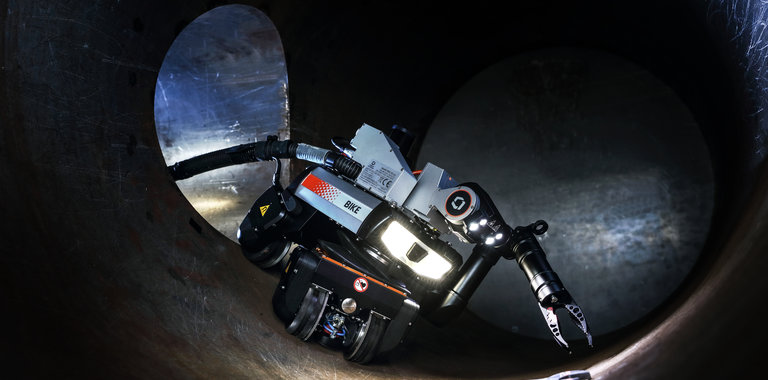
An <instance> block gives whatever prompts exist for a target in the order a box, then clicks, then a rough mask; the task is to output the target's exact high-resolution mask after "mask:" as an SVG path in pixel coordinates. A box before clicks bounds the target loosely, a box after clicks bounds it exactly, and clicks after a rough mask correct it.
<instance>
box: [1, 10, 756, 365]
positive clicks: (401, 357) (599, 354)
mask: <svg viewBox="0 0 768 380" xmlns="http://www.w3.org/2000/svg"><path fill="white" fill-rule="evenodd" d="M220 3H222V4H223V2H217V1H212V2H211V1H181V0H166V1H159V2H150V1H140V0H122V1H110V2H107V1H97V2H86V1H81V2H77V4H74V5H73V4H72V3H71V2H64V1H36V0H33V1H23V2H22V1H14V0H4V1H0V25H2V27H3V39H2V49H1V50H0V85H1V86H0V88H1V91H2V93H1V94H0V107H1V108H0V120H1V123H2V124H1V125H2V134H0V156H1V157H2V161H0V178H2V183H3V184H2V186H0V199H2V202H0V210H1V211H2V212H1V213H0V215H3V216H4V218H5V225H4V228H3V229H2V232H1V234H2V235H1V236H2V247H3V250H2V252H3V254H2V259H1V260H2V264H1V265H0V271H1V272H0V288H2V293H3V297H2V307H3V310H4V311H5V313H3V318H4V321H3V322H4V324H3V325H4V327H5V330H4V333H3V337H4V338H3V339H2V342H3V344H2V345H0V348H1V349H2V357H3V358H4V359H5V361H6V363H7V364H6V366H5V369H6V371H11V372H20V373H22V374H24V375H26V376H29V377H38V376H40V377H42V376H46V377H50V376H57V377H61V376H70V377H74V376H77V377H82V376H84V375H85V376H94V377H102V378H103V377H108V378H111V377H141V378H155V377H176V378H195V377H200V378H222V377H223V378H232V377H237V378H239V377H254V378H263V377H269V378H274V377H282V378H295V377H318V376H319V377H332V376H336V375H340V376H347V377H352V376H367V377H373V378H377V377H382V378H383V377H390V376H400V377H407V376H419V377H425V378H428V377H443V376H474V377H509V378H518V377H519V378H530V377H543V376H548V375H550V374H552V373H555V372H560V371H564V370H568V369H576V368H590V369H591V370H592V372H593V374H594V375H596V376H598V377H602V378H616V379H620V378H622V379H623V378H628V377H632V378H648V379H655V378H679V377H689V378H693V377H697V376H704V377H718V376H723V377H725V376H728V377H739V374H742V375H743V374H746V373H747V371H750V370H751V369H754V368H755V367H756V364H753V363H758V362H759V361H758V358H759V356H758V353H757V349H758V348H759V346H760V343H761V342H762V340H763V339H765V335H766V334H765V332H764V331H765V330H764V329H763V328H761V326H760V315H761V312H762V311H765V309H766V307H765V306H764V304H763V303H761V302H760V300H761V299H762V295H763V293H764V292H765V291H766V290H768V284H767V283H765V282H764V281H762V280H761V279H762V278H763V277H764V276H763V273H762V270H763V269H762V268H765V267H766V265H765V264H767V263H766V261H768V258H766V256H765V255H764V254H763V252H765V250H766V248H768V247H767V246H768V233H766V232H767V231H766V225H765V222H764V221H765V220H766V218H768V205H766V202H765V201H766V195H768V193H767V191H768V188H767V187H766V185H768V183H766V180H768V172H766V170H765V168H764V167H763V165H762V164H763V161H764V154H765V151H766V150H765V148H766V147H765V120H764V116H763V115H764V114H763V111H762V109H763V106H764V105H765V102H766V99H768V96H766V94H765V92H764V88H765V87H766V86H765V80H764V72H765V65H766V61H765V55H764V52H763V48H764V47H765V43H764V42H763V41H762V40H761V36H762V35H763V29H764V28H765V26H764V25H761V24H760V23H759V22H758V21H759V20H763V19H764V17H763V16H765V13H764V12H765V9H766V7H765V6H763V5H761V4H753V3H752V2H746V3H743V2H735V1H734V2H730V1H710V2H707V3H700V2H690V3H688V2H682V1H681V2H675V3H674V4H669V2H664V1H651V2H642V3H638V4H632V5H631V6H627V5H623V6H620V5H616V4H614V3H615V2H610V1H598V2H593V3H591V4H590V5H584V4H572V3H570V2H556V4H555V3H552V2H549V3H547V5H541V6H538V5H530V4H528V2H520V4H517V5H515V4H513V5H509V6H508V8H507V9H497V8H496V7H495V6H493V5H492V4H490V2H489V3H487V4H486V3H485V2H473V3H472V4H471V5H468V6H467V8H436V7H433V6H431V5H429V4H426V3H421V2H419V3H411V4H408V5H402V6H400V5H391V4H389V3H388V2H375V3H374V2H371V3H363V2H356V3H355V4H353V5H347V6H340V5H330V4H304V3H302V2H299V1H243V2H242V3H246V4H250V5H254V6H257V7H258V8H260V9H262V10H264V11H265V12H266V13H267V14H268V15H269V16H270V17H271V18H272V19H273V21H274V22H275V25H276V26H277V28H278V30H279V31H280V32H281V35H282V36H283V42H284V46H285V49H286V55H287V61H288V67H289V78H290V103H291V104H290V105H291V128H292V131H291V132H292V136H293V137H294V138H296V139H300V140H304V141H307V142H309V143H314V144H319V145H327V138H328V137H330V136H332V135H337V134H338V135H347V134H350V133H351V132H352V131H353V130H354V129H355V128H356V127H357V126H359V124H360V123H361V122H367V123H370V124H372V125H389V124H392V123H395V122H397V123H401V124H403V125H406V126H408V127H410V128H412V129H414V130H416V131H421V132H423V131H424V129H425V128H426V126H427V125H429V124H430V122H431V120H432V118H433V117H434V115H435V114H436V113H437V111H438V110H439V109H440V107H441V106H442V104H443V103H444V102H445V101H446V100H447V99H448V98H449V97H450V96H451V94H452V93H453V92H454V91H456V90H457V89H458V88H459V87H460V86H461V85H462V84H463V83H464V82H465V81H466V80H468V79H469V78H470V77H471V76H472V75H473V74H475V73H477V72H478V71H480V70H482V69H483V68H485V67H487V66H489V65H491V64H493V63H494V62H496V61H498V60H500V59H503V58H505V57H508V56H511V55H513V54H515V53H517V52H523V51H527V50H530V49H534V48H540V47H548V46H563V45H564V46H579V47H589V48H595V49H604V50H606V51H609V52H612V53H614V54H618V55H621V56H623V57H625V58H627V59H630V60H632V61H634V62H636V63H638V64H640V65H642V66H643V67H645V68H646V69H648V70H650V71H651V72H653V73H654V74H656V75H657V76H658V77H659V78H661V79H662V80H664V81H665V82H666V83H667V84H669V85H670V86H671V87H672V88H673V89H675V91H676V92H677V93H678V95H679V96H680V97H681V98H682V99H683V101H685V102H686V104H687V105H688V107H689V108H690V109H691V110H692V112H693V113H694V115H695V116H696V118H697V122H698V123H699V125H700V126H701V128H702V132H703V134H704V136H705V138H706V140H707V142H708V145H709V148H710V152H711V154H712V159H713V163H714V168H713V169H714V171H715V176H716V180H717V183H716V185H717V187H716V190H717V194H716V196H717V203H716V210H715V221H714V225H713V231H715V232H714V233H713V234H712V235H711V236H710V238H709V242H708V245H707V248H706V251H705V252H704V253H703V255H702V259H701V260H700V263H699V264H698V265H697V268H696V269H695V270H694V272H693V273H692V275H691V276H690V278H689V279H688V280H687V281H686V283H685V285H684V286H683V288H682V289H680V290H679V291H678V292H677V293H676V294H675V295H674V296H673V298H672V299H671V300H670V301H669V302H668V303H667V304H666V305H665V306H663V307H662V308H661V309H659V310H657V311H656V312H654V313H653V314H651V315H649V316H648V317H647V318H645V319H644V320H643V321H641V322H640V323H637V324H635V325H633V326H630V328H627V329H625V330H624V331H621V332H617V333H615V334H613V335H611V336H608V337H606V338H604V340H603V342H602V343H601V346H600V347H599V349H598V350H595V351H594V352H593V353H584V354H579V355H577V356H575V357H571V358H567V357H564V356H561V355H558V354H559V353H558V352H555V351H554V350H553V345H552V344H551V342H541V341H536V340H526V339H524V338H520V337H515V336H506V335H503V334H495V333H489V332H488V331H485V332H483V324H482V323H480V322H477V321H475V320H473V319H472V316H470V315H464V316H463V317H462V320H461V321H459V323H458V324H456V325H454V326H452V327H448V328H445V329H436V328H432V327H430V326H428V325H424V326H422V327H421V328H419V329H417V331H416V333H415V334H414V337H413V339H412V340H411V342H410V343H409V344H407V345H406V346H405V347H404V348H403V349H402V350H399V351H397V352H395V353H394V354H393V355H392V356H391V357H390V358H389V359H387V361H385V362H380V363H378V364H375V365H372V366H365V367H363V366H356V365H352V364H349V363H345V362H344V361H343V360H342V359H341V355H339V354H337V353H333V352H328V351H326V350H323V349H320V348H318V347H317V345H309V344H305V343H303V342H300V341H298V340H297V339H295V338H293V337H292V336H289V335H288V334H287V333H285V332H284V329H283V326H282V325H281V324H280V323H279V322H278V321H277V320H276V318H275V317H274V316H273V315H272V312H271V307H270V305H269V299H270V297H271V293H272V290H273V288H274V286H275V284H276V277H275V275H273V274H265V273H262V272H260V271H259V270H257V269H256V268H254V267H253V266H251V265H250V264H248V263H247V262H246V261H245V260H244V259H243V258H242V257H241V255H240V253H239V249H238V247H237V246H236V245H235V244H234V243H232V242H231V241H229V240H228V239H226V238H225V237H223V236H222V235H221V234H220V233H218V232H217V231H215V230H214V229H212V228H211V227H210V226H209V225H207V224H206V223H205V222H204V221H203V220H202V218H201V217H200V216H199V215H198V214H197V213H196V212H195V211H194V210H193V208H192V207H191V206H190V205H189V203H188V202H187V201H186V200H185V199H184V197H183V196H182V195H181V194H180V192H179V191H178V189H177V188H176V187H175V186H174V184H173V183H172V182H171V181H170V179H169V178H168V177H167V176H166V174H165V171H164V164H163V158H162V155H161V153H160V149H159V146H158V143H157V139H156V136H155V130H154V122H153V118H154V117H153V96H154V95H153V89H154V86H155V80H156V78H157V71H158V70H159V68H160V65H161V62H162V60H163V57H164V55H165V52H166V51H167V50H168V48H169V47H170V45H171V43H172V42H173V39H174V36H175V35H176V34H177V33H178V32H179V31H180V30H181V29H182V28H183V26H184V25H186V23H189V22H190V21H191V20H193V19H194V18H195V17H197V16H199V15H200V14H202V13H203V12H205V11H206V10H207V9H210V8H212V7H214V6H216V5H220ZM582 297H583V296H582ZM478 337H479V338H478ZM712 363H717V364H716V365H708V364H712ZM713 367H714V368H713Z"/></svg>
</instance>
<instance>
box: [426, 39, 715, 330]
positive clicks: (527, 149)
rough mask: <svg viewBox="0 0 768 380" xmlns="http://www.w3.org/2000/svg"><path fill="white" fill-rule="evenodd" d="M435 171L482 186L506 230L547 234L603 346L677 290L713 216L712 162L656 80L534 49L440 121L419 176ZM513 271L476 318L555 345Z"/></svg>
mask: <svg viewBox="0 0 768 380" xmlns="http://www.w3.org/2000/svg"><path fill="white" fill-rule="evenodd" d="M455 152H478V153H477V154H472V155H456V154H455ZM427 161H431V162H434V163H435V164H437V165H440V166H442V167H446V168H451V174H452V175H453V176H454V178H456V179H458V180H460V181H461V180H469V179H471V180H473V181H476V182H478V183H480V184H481V185H482V186H485V187H486V189H487V191H488V193H489V194H490V195H491V196H492V197H493V199H494V200H496V202H497V206H499V210H500V211H501V212H502V213H503V214H504V216H505V218H506V220H507V221H508V223H510V224H513V225H524V224H526V223H530V222H532V221H535V220H538V219H545V220H547V221H548V222H549V224H550V229H549V232H548V233H547V235H544V238H543V241H542V245H543V246H544V248H545V249H546V250H547V252H548V254H549V256H548V258H549V261H550V263H551V264H552V267H553V268H554V269H555V270H557V272H558V274H559V275H560V277H561V278H562V279H563V281H565V282H566V283H567V284H568V288H569V290H570V291H571V292H572V293H573V294H578V295H579V297H578V299H579V303H580V304H581V306H582V307H583V308H584V309H585V310H588V311H589V318H590V327H591V328H592V329H593V331H594V333H595V334H596V335H600V334H605V333H607V332H610V331H614V330H616V329H618V328H621V327H623V326H626V325H627V324H629V323H631V322H633V321H636V320H638V319H639V318H641V317H642V316H644V315H646V314H647V313H648V312H649V311H650V310H652V309H653V308H654V307H656V306H658V305H659V304H660V303H661V302H663V301H664V299H666V298H667V297H668V296H669V295H670V294H671V293H672V292H673V291H674V290H675V289H676V288H677V287H678V285H679V284H680V283H681V281H682V280H683V279H684V277H685V276H686V275H687V274H688V272H689V271H690V269H691V267H692V266H693V264H694V262H695V261H696V260H697V258H698V255H699V252H700V251H701V248H702V247H703V245H704V241H705V239H706V236H707V233H708V229H709V224H710V219H711V216H712V208H713V175H712V171H711V166H710V164H709V162H710V159H709V154H708V151H707V149H706V146H705V144H704V141H703V138H702V136H701V135H700V132H699V130H698V128H697V125H696V123H695V121H694V120H693V117H692V116H691V115H690V113H689V111H688V110H687V109H686V107H685V106H684V105H683V104H682V103H681V101H680V100H679V99H678V98H677V97H676V96H675V94H674V93H673V92H672V90H670V89H669V88H668V87H666V86H665V85H664V84H662V83H661V82H659V81H658V80H657V79H655V78H654V77H653V76H652V75H651V74H649V73H648V72H646V71H644V70H642V69H640V68H638V67H637V66H634V65H633V64H630V63H628V62H626V61H623V60H621V59H619V58H618V57H615V56H611V55H607V54H604V53H598V52H594V51H585V50H578V49H553V50H546V51H540V52H535V53H530V54H528V55H523V56H519V57H515V58H511V59H509V60H506V61H503V62H501V63H499V64H497V65H495V66H493V67H491V68H489V69H487V70H486V71H484V72H482V73H481V74H479V75H478V76H476V77H475V78H474V79H472V80H471V81H470V82H468V83H467V84H466V85H465V86H464V87H463V88H462V89H460V90H459V91H458V92H457V93H456V94H455V95H454V96H453V98H452V99H451V100H450V101H449V102H448V103H447V104H446V106H445V107H444V108H443V110H442V111H441V112H440V114H439V115H438V117H437V118H436V119H435V121H434V123H433V125H432V127H431V128H430V131H429V134H428V135H427V136H426V138H425V142H424V145H423V147H422V150H421V153H420V162H419V165H417V166H419V167H421V165H424V164H425V163H426V162H427ZM454 246H456V247H457V249H458V250H459V252H461V253H462V255H463V256H465V257H467V255H468V254H469V251H468V249H466V247H465V246H462V245H461V244H460V243H458V242H457V243H456V244H454ZM518 271H519V269H518V268H517V267H516V266H515V265H514V264H511V263H500V264H497V266H496V268H495V269H494V270H493V271H491V273H490V274H489V276H488V277H487V278H486V280H485V282H484V283H483V284H482V285H481V286H480V289H479V290H478V292H477V293H476V294H475V296H474V298H473V299H472V300H471V302H470V305H469V309H470V310H471V311H474V312H475V313H476V314H478V316H480V317H481V318H483V319H485V320H487V321H489V322H491V323H493V324H495V325H497V326H500V327H502V328H504V329H506V330H508V331H511V332H518V333H520V334H525V335H530V336H535V337H540V338H542V339H547V338H548V334H549V331H547V329H546V328H545V327H544V326H541V324H540V318H541V317H540V316H539V315H537V314H536V313H535V311H536V310H535V308H531V307H529V306H530V304H531V302H532V301H531V300H530V294H529V291H528V289H527V288H526V284H525V279H524V278H523V277H522V276H520V275H519V273H517V272H518ZM500 292H502V293H500ZM500 294H503V295H502V296H501V298H500ZM563 317H565V316H564V315H563ZM564 335H565V336H566V338H568V337H571V338H578V337H579V335H578V331H574V330H567V329H566V330H565V331H564Z"/></svg>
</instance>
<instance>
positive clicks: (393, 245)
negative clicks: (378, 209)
mask: <svg viewBox="0 0 768 380" xmlns="http://www.w3.org/2000/svg"><path fill="white" fill-rule="evenodd" d="M381 241H382V242H383V243H384V245H385V246H386V247H387V250H389V252H390V253H391V254H392V256H394V257H395V258H397V259H398V260H400V261H401V262H402V263H404V264H405V265H407V266H408V267H410V268H411V269H413V271H414V272H416V273H417V274H419V275H422V276H424V277H429V278H431V279H439V278H441V277H442V276H443V275H444V274H445V273H446V272H448V271H449V270H450V269H451V263H449V262H448V260H446V259H445V258H443V257H442V256H440V254H438V253H437V252H435V251H434V250H432V249H431V248H429V247H428V246H427V245H426V244H424V243H422V242H421V241H419V239H418V238H417V237H416V236H415V235H414V234H413V233H411V231H408V229H407V228H405V227H403V225H401V224H400V223H398V222H395V221H392V222H391V223H390V224H389V226H387V229H386V230H385V231H384V233H383V234H381ZM414 246H418V247H420V248H421V249H423V250H424V251H426V252H427V254H426V256H424V257H423V258H421V260H419V261H418V262H416V261H413V260H411V259H410V258H408V253H409V252H411V250H412V249H414V248H415V247H414Z"/></svg>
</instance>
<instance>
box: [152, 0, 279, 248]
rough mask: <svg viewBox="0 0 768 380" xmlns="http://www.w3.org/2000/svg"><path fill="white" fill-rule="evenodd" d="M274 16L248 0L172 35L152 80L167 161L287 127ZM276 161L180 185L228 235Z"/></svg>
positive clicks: (232, 236)
mask: <svg viewBox="0 0 768 380" xmlns="http://www.w3.org/2000/svg"><path fill="white" fill-rule="evenodd" d="M286 70H287V69H286V66H285V58H284V55H283V46H282V43H281V41H280V35H279V34H278V32H277V30H276V29H275V26H274V25H273V24H272V21H270V20H269V17H267V16H266V15H265V14H264V13H263V12H261V11H259V10H258V9H256V8H253V7H250V6H245V5H228V6H222V7H218V8H215V9H213V10H211V11H209V12H206V13H205V14H203V15H201V16H200V17H198V18H196V19H195V20H194V21H192V22H191V23H190V24H189V25H187V26H186V27H185V28H184V30H183V31H182V32H181V33H180V34H179V35H178V36H177V37H176V39H175V40H174V42H173V45H171V48H170V49H169V50H168V53H167V54H166V56H165V59H164V60H163V64H162V66H161V68H160V72H159V73H158V76H157V85H156V86H155V127H156V129H157V136H158V139H159V141H160V149H161V150H162V151H163V157H164V158H165V162H166V164H168V165H171V164H174V163H176V162H179V161H182V160H186V159H188V158H191V157H195V156H197V155H200V154H203V153H207V152H211V151H214V150H218V149H222V148H226V147H230V146H234V145H239V144H245V143H249V142H253V141H260V140H264V139H266V138H267V136H269V135H277V136H279V137H280V138H281V139H287V138H289V133H288V74H287V71H286ZM273 172H274V166H273V165H258V164H256V165H240V166H232V167H227V168H221V169H218V170H214V171H211V172H209V173H204V174H201V175H198V176H195V177H193V178H189V179H186V180H183V181H179V182H178V183H177V184H178V186H179V188H180V189H181V192H182V193H183V194H184V196H185V197H186V198H187V199H188V200H189V201H190V202H191V203H192V206H193V207H194V208H195V209H196V210H197V211H198V212H199V213H200V215H202V216H203V218H205V220H206V221H208V222H209V223H210V224H211V225H212V226H214V227H215V228H216V229H217V230H219V231H220V232H221V233H222V234H224V235H226V236H227V237H229V238H230V239H232V240H235V241H236V240H237V237H236V232H237V227H238V226H239V225H240V222H241V221H242V219H243V216H244V215H245V214H246V213H248V210H249V209H250V208H251V205H252V204H253V201H254V200H255V199H257V198H258V197H259V195H261V193H262V191H263V189H264V188H266V187H268V186H269V185H270V183H271V180H272V173H273Z"/></svg>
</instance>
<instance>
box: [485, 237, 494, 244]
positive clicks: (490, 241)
mask: <svg viewBox="0 0 768 380" xmlns="http://www.w3.org/2000/svg"><path fill="white" fill-rule="evenodd" d="M495 241H496V239H494V238H493V236H489V237H487V238H485V245H491V244H493V243H494V242H495Z"/></svg>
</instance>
